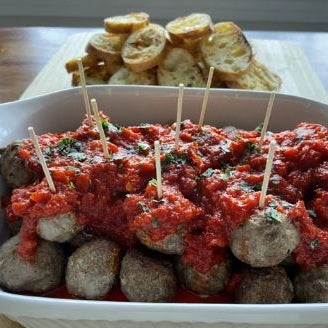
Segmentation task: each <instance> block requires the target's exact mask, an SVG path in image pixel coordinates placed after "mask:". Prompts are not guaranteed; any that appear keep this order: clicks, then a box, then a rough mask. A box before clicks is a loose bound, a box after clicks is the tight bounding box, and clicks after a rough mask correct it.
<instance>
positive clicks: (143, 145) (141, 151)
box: [138, 142, 150, 154]
mask: <svg viewBox="0 0 328 328" xmlns="http://www.w3.org/2000/svg"><path fill="white" fill-rule="evenodd" d="M149 150H150V146H149V145H148V144H146V143H143V142H139V143H138V152H139V154H144V153H145V152H148V151H149Z"/></svg>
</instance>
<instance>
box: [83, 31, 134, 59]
mask: <svg viewBox="0 0 328 328" xmlns="http://www.w3.org/2000/svg"><path fill="white" fill-rule="evenodd" d="M127 37H128V35H127V34H113V33H97V34H94V35H92V36H91V38H90V40H89V42H88V44H87V46H86V49H85V51H86V52H87V53H88V54H89V55H92V56H94V57H96V58H97V59H98V60H104V61H108V60H119V59H120V58H121V49H122V46H123V44H124V42H125V40H126V39H127Z"/></svg>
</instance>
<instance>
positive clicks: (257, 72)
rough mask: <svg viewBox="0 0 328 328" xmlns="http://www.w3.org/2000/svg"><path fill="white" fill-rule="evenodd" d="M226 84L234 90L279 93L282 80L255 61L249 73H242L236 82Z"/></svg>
mask: <svg viewBox="0 0 328 328" xmlns="http://www.w3.org/2000/svg"><path fill="white" fill-rule="evenodd" d="M225 83H226V84H227V86H228V87H229V88H234V89H251V90H268V91H279V89H280V87H281V83H282V80H281V78H280V77H279V76H278V75H277V74H275V73H273V72H271V71H270V70H269V69H268V67H266V66H265V65H264V64H262V63H260V62H259V61H258V60H255V59H253V60H252V62H251V64H250V66H249V68H248V70H247V71H245V72H243V73H241V74H240V75H239V76H238V77H237V78H236V79H235V80H234V81H227V82H225Z"/></svg>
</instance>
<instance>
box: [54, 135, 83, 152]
mask: <svg viewBox="0 0 328 328" xmlns="http://www.w3.org/2000/svg"><path fill="white" fill-rule="evenodd" d="M81 148H82V145H81V143H80V142H79V141H77V140H75V139H73V138H69V137H66V138H63V139H62V140H60V141H59V143H58V145H57V150H58V152H59V154H60V155H63V156H68V155H69V154H70V153H73V152H80V151H81Z"/></svg>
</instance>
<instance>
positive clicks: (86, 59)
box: [65, 55, 98, 73]
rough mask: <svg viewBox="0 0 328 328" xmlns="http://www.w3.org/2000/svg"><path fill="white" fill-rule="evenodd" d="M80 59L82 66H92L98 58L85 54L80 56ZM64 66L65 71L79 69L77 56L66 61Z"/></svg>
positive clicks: (96, 62) (69, 71) (70, 71)
mask: <svg viewBox="0 0 328 328" xmlns="http://www.w3.org/2000/svg"><path fill="white" fill-rule="evenodd" d="M81 60H82V65H83V67H84V68H88V67H94V66H97V65H98V59H97V58H96V57H95V56H92V55H85V56H83V57H81ZM65 68H66V71H67V73H72V72H74V71H77V70H78V69H79V65H78V58H73V59H70V60H69V61H68V62H66V64H65Z"/></svg>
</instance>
